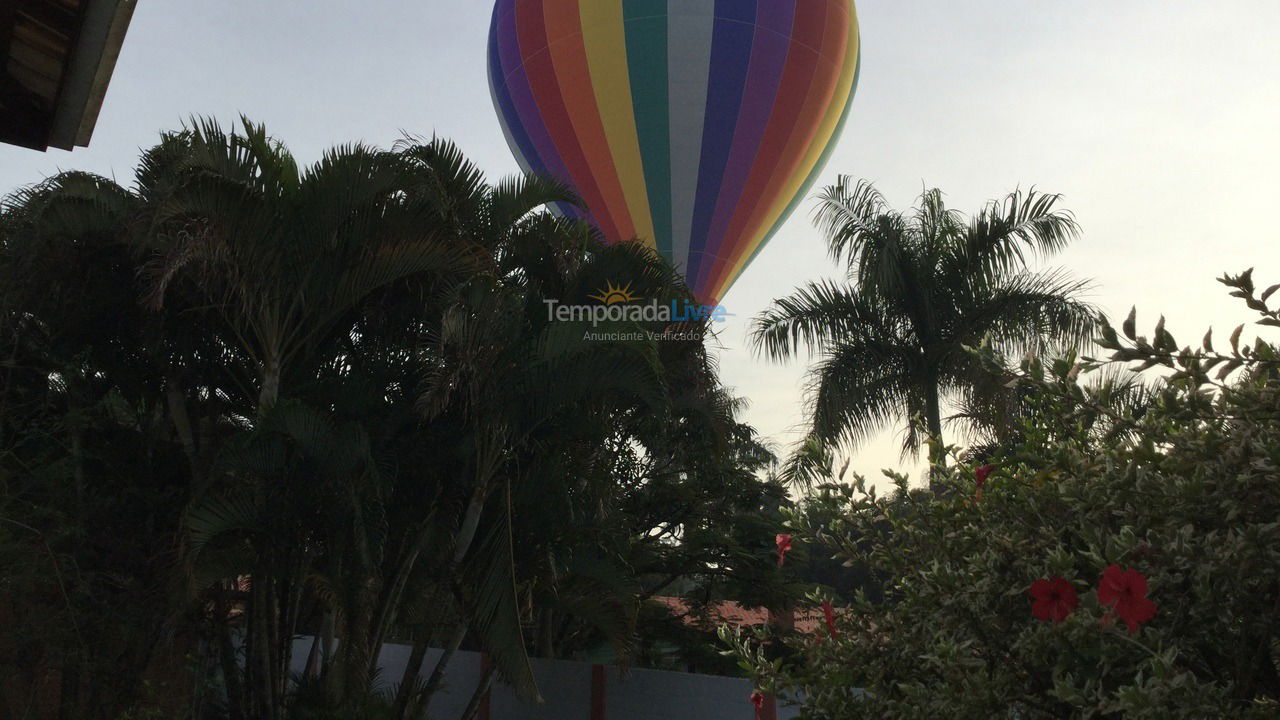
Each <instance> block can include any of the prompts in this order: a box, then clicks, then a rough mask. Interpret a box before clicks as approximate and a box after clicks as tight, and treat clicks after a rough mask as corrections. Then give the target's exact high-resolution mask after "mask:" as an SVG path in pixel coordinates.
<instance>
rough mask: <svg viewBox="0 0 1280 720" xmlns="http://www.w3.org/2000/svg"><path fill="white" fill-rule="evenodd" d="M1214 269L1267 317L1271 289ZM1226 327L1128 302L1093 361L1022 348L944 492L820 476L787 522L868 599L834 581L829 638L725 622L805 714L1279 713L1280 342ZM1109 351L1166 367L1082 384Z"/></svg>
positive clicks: (743, 651) (765, 683)
mask: <svg viewBox="0 0 1280 720" xmlns="http://www.w3.org/2000/svg"><path fill="white" fill-rule="evenodd" d="M1223 280H1224V282H1225V283H1226V284H1228V285H1229V286H1231V288H1232V292H1233V294H1234V295H1237V296H1238V297H1241V298H1244V299H1245V300H1246V302H1248V304H1249V305H1250V307H1252V308H1253V309H1255V310H1257V311H1258V312H1259V313H1261V315H1262V319H1261V324H1262V325H1263V326H1276V325H1280V319H1278V316H1277V313H1276V311H1275V310H1273V309H1271V308H1269V307H1268V305H1267V299H1268V298H1269V296H1270V295H1271V294H1272V293H1273V292H1275V291H1276V288H1274V287H1273V288H1271V289H1269V290H1267V291H1266V292H1264V293H1261V294H1258V293H1256V291H1255V289H1254V287H1253V284H1252V279H1251V277H1250V275H1249V274H1248V273H1246V274H1244V275H1242V276H1239V277H1227V278H1224V279H1223ZM1264 329H1265V328H1264ZM1241 334H1242V333H1241V330H1240V329H1237V330H1236V332H1235V333H1233V334H1232V336H1231V338H1230V346H1231V347H1230V349H1229V350H1224V351H1222V352H1216V351H1215V348H1214V345H1213V339H1212V336H1211V335H1210V336H1206V337H1205V339H1204V341H1203V343H1202V344H1201V345H1200V346H1199V347H1198V348H1192V347H1180V346H1179V345H1178V343H1177V342H1176V341H1175V340H1174V338H1173V337H1172V336H1171V335H1170V334H1169V332H1168V331H1167V330H1166V329H1165V328H1164V322H1163V320H1162V321H1161V322H1160V324H1159V325H1158V326H1157V328H1156V330H1155V332H1154V334H1153V335H1152V336H1151V337H1150V338H1147V337H1143V336H1139V335H1137V333H1136V330H1135V322H1134V318H1133V316H1130V318H1129V319H1128V321H1126V322H1125V323H1124V325H1123V327H1122V328H1121V329H1120V332H1117V330H1116V329H1113V328H1112V327H1111V326H1109V325H1104V326H1103V327H1102V338H1101V339H1100V343H1101V345H1102V346H1103V347H1104V348H1105V349H1106V350H1108V351H1109V352H1110V355H1109V357H1107V358H1106V360H1105V361H1088V360H1085V361H1081V362H1078V363H1077V362H1073V361H1071V360H1062V361H1057V362H1053V363H1047V364H1041V363H1039V362H1038V361H1034V360H1029V361H1027V362H1026V363H1024V365H1023V367H1022V370H1021V371H1020V372H1018V373H1015V376H1013V377H1007V378H1006V381H1007V382H1009V383H1011V384H1013V383H1016V384H1018V385H1019V387H1020V388H1021V389H1022V390H1023V391H1024V393H1023V395H1022V397H1023V398H1024V405H1023V411H1024V412H1023V415H1022V417H1023V421H1022V423H1021V425H1020V430H1019V432H1018V433H1016V434H1015V435H1013V436H1010V438H1011V439H1009V441H1008V442H1007V443H1006V444H1005V445H1004V446H1003V447H999V448H997V449H995V450H994V452H995V453H996V454H995V455H994V457H991V458H987V459H982V460H978V459H974V458H972V457H969V458H963V459H962V463H961V464H958V465H956V466H955V467H953V468H952V469H951V470H949V471H948V472H947V473H946V474H945V475H943V476H941V477H940V478H939V484H940V487H941V488H942V490H943V491H942V492H941V493H933V492H929V491H922V490H909V489H908V488H907V486H906V485H905V481H901V478H899V480H900V483H899V485H898V489H897V490H896V491H894V492H892V493H890V494H889V495H888V496H882V495H879V494H877V493H876V492H875V491H874V490H873V489H867V488H866V486H865V484H864V483H863V482H862V481H858V482H857V483H855V484H854V486H852V487H850V486H840V485H836V484H829V485H827V486H824V488H823V490H822V491H821V492H820V493H819V494H818V495H817V496H816V497H814V498H813V499H811V500H810V508H809V510H808V511H807V512H801V513H798V514H796V515H795V516H794V517H793V518H792V521H791V522H792V523H793V525H794V532H795V534H796V537H797V542H801V541H802V539H804V538H807V539H809V541H810V542H811V543H815V544H817V545H821V546H829V547H836V548H838V551H837V553H836V554H837V555H838V557H839V558H840V559H842V560H843V561H844V562H846V563H847V564H849V565H851V566H853V567H859V568H863V569H864V570H866V571H868V572H870V573H873V574H876V575H878V576H880V577H883V578H885V581H886V584H885V597H884V599H883V601H882V602H875V601H873V599H871V598H868V597H867V596H866V595H865V594H859V595H856V596H852V597H845V598H840V599H837V600H836V602H835V605H836V606H837V608H841V607H843V609H842V610H840V611H839V613H838V619H837V622H836V630H837V632H838V633H839V634H838V635H836V636H834V637H832V636H830V635H829V633H826V632H823V633H820V634H819V635H816V636H808V637H791V638H778V639H774V640H766V639H765V638H764V636H763V635H761V636H760V637H752V636H750V635H733V634H730V633H726V634H725V638H726V639H727V640H728V641H729V642H731V643H732V644H733V647H734V650H735V652H736V654H737V655H738V657H739V659H740V660H741V661H742V662H743V663H744V667H747V668H750V669H751V671H752V672H754V673H755V674H756V676H757V677H758V680H759V682H760V684H761V686H762V687H764V688H769V689H774V690H777V691H778V692H779V693H781V694H783V695H784V696H789V697H791V698H792V699H799V700H800V701H802V702H803V704H804V715H803V717H805V718H811V719H813V720H818V719H823V720H834V719H836V718H840V719H844V718H936V717H957V718H992V717H1004V718H1022V719H1026V718H1098V717H1126V718H1169V717H1176V718H1227V717H1230V718H1247V717H1256V718H1264V717H1265V718H1272V717H1276V715H1277V713H1280V673H1278V672H1277V667H1278V663H1280V485H1278V484H1277V483H1278V482H1280V374H1278V372H1277V371H1278V370H1280V354H1277V350H1276V346H1275V345H1273V344H1270V343H1268V342H1264V341H1262V340H1258V341H1257V342H1256V343H1254V344H1253V345H1247V344H1242V343H1241V341H1240V336H1241ZM981 355H982V353H978V356H979V357H980V356H981ZM1110 364H1121V365H1131V366H1132V367H1135V368H1138V369H1145V368H1151V367H1162V368H1164V372H1163V374H1162V376H1161V379H1160V380H1158V381H1155V382H1154V383H1153V384H1152V385H1151V386H1150V387H1149V388H1148V389H1147V390H1146V391H1143V392H1134V391H1133V388H1134V385H1133V384H1132V383H1119V384H1117V383H1114V382H1104V383H1092V382H1091V381H1090V379H1091V377H1092V373H1094V372H1100V368H1101V367H1102V366H1104V365H1110ZM829 598H830V596H829V595H827V596H822V595H820V596H818V597H816V598H815V600H816V601H821V600H823V599H829Z"/></svg>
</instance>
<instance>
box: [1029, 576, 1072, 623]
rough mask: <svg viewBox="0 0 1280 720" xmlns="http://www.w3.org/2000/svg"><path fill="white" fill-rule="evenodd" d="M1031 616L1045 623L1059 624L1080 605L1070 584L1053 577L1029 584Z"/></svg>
mask: <svg viewBox="0 0 1280 720" xmlns="http://www.w3.org/2000/svg"><path fill="white" fill-rule="evenodd" d="M1027 592H1028V593H1030V594H1031V614H1032V615H1035V616H1036V618H1037V619H1039V620H1044V621H1046V622H1049V621H1053V622H1055V623H1060V622H1062V621H1063V620H1066V619H1067V616H1068V615H1070V614H1071V613H1072V612H1073V611H1074V610H1075V609H1076V608H1077V607H1079V605H1080V597H1079V596H1078V595H1076V589H1075V588H1073V587H1071V583H1069V582H1067V581H1066V580H1064V579H1062V578H1060V577H1055V578H1049V579H1044V578H1041V579H1040V580H1037V581H1035V582H1033V583H1031V588H1030V589H1028V590H1027Z"/></svg>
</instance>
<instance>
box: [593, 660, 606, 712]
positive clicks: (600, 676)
mask: <svg viewBox="0 0 1280 720" xmlns="http://www.w3.org/2000/svg"><path fill="white" fill-rule="evenodd" d="M608 683H609V678H608V676H607V675H606V674H605V667H604V666H603V665H592V666H591V720H606V718H607V715H608V713H607V712H606V708H605V705H606V702H605V701H606V699H607V696H608V693H609V687H608Z"/></svg>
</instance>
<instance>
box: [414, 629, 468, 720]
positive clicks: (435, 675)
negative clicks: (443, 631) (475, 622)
mask: <svg viewBox="0 0 1280 720" xmlns="http://www.w3.org/2000/svg"><path fill="white" fill-rule="evenodd" d="M466 637H467V624H466V622H462V623H460V624H459V625H458V627H457V628H455V629H454V631H453V637H452V638H451V639H450V640H449V647H447V648H445V649H444V652H443V653H441V655H440V660H438V661H437V662H436V666H435V668H433V669H432V670H431V677H429V678H427V684H426V685H424V686H423V687H422V694H421V695H420V696H419V698H418V702H417V703H416V707H415V708H414V712H413V717H414V718H423V717H426V716H427V708H428V707H429V706H430V705H431V697H432V696H433V695H435V694H436V691H437V690H439V689H440V685H441V684H442V683H443V682H444V672H445V669H446V668H448V667H449V661H450V660H452V659H453V654H454V653H456V652H458V648H459V647H461V646H462V641H463V639H464V638H466Z"/></svg>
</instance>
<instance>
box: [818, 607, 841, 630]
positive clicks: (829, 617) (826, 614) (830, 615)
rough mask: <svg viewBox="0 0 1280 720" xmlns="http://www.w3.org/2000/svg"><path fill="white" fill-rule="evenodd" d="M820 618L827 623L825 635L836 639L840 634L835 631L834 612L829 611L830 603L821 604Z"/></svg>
mask: <svg viewBox="0 0 1280 720" xmlns="http://www.w3.org/2000/svg"><path fill="white" fill-rule="evenodd" d="M822 616H823V618H825V619H826V621H827V634H828V635H830V636H831V637H836V636H838V635H839V634H840V633H839V631H837V630H836V612H835V611H834V610H832V609H831V601H830V600H828V601H827V602H824V603H822Z"/></svg>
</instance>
